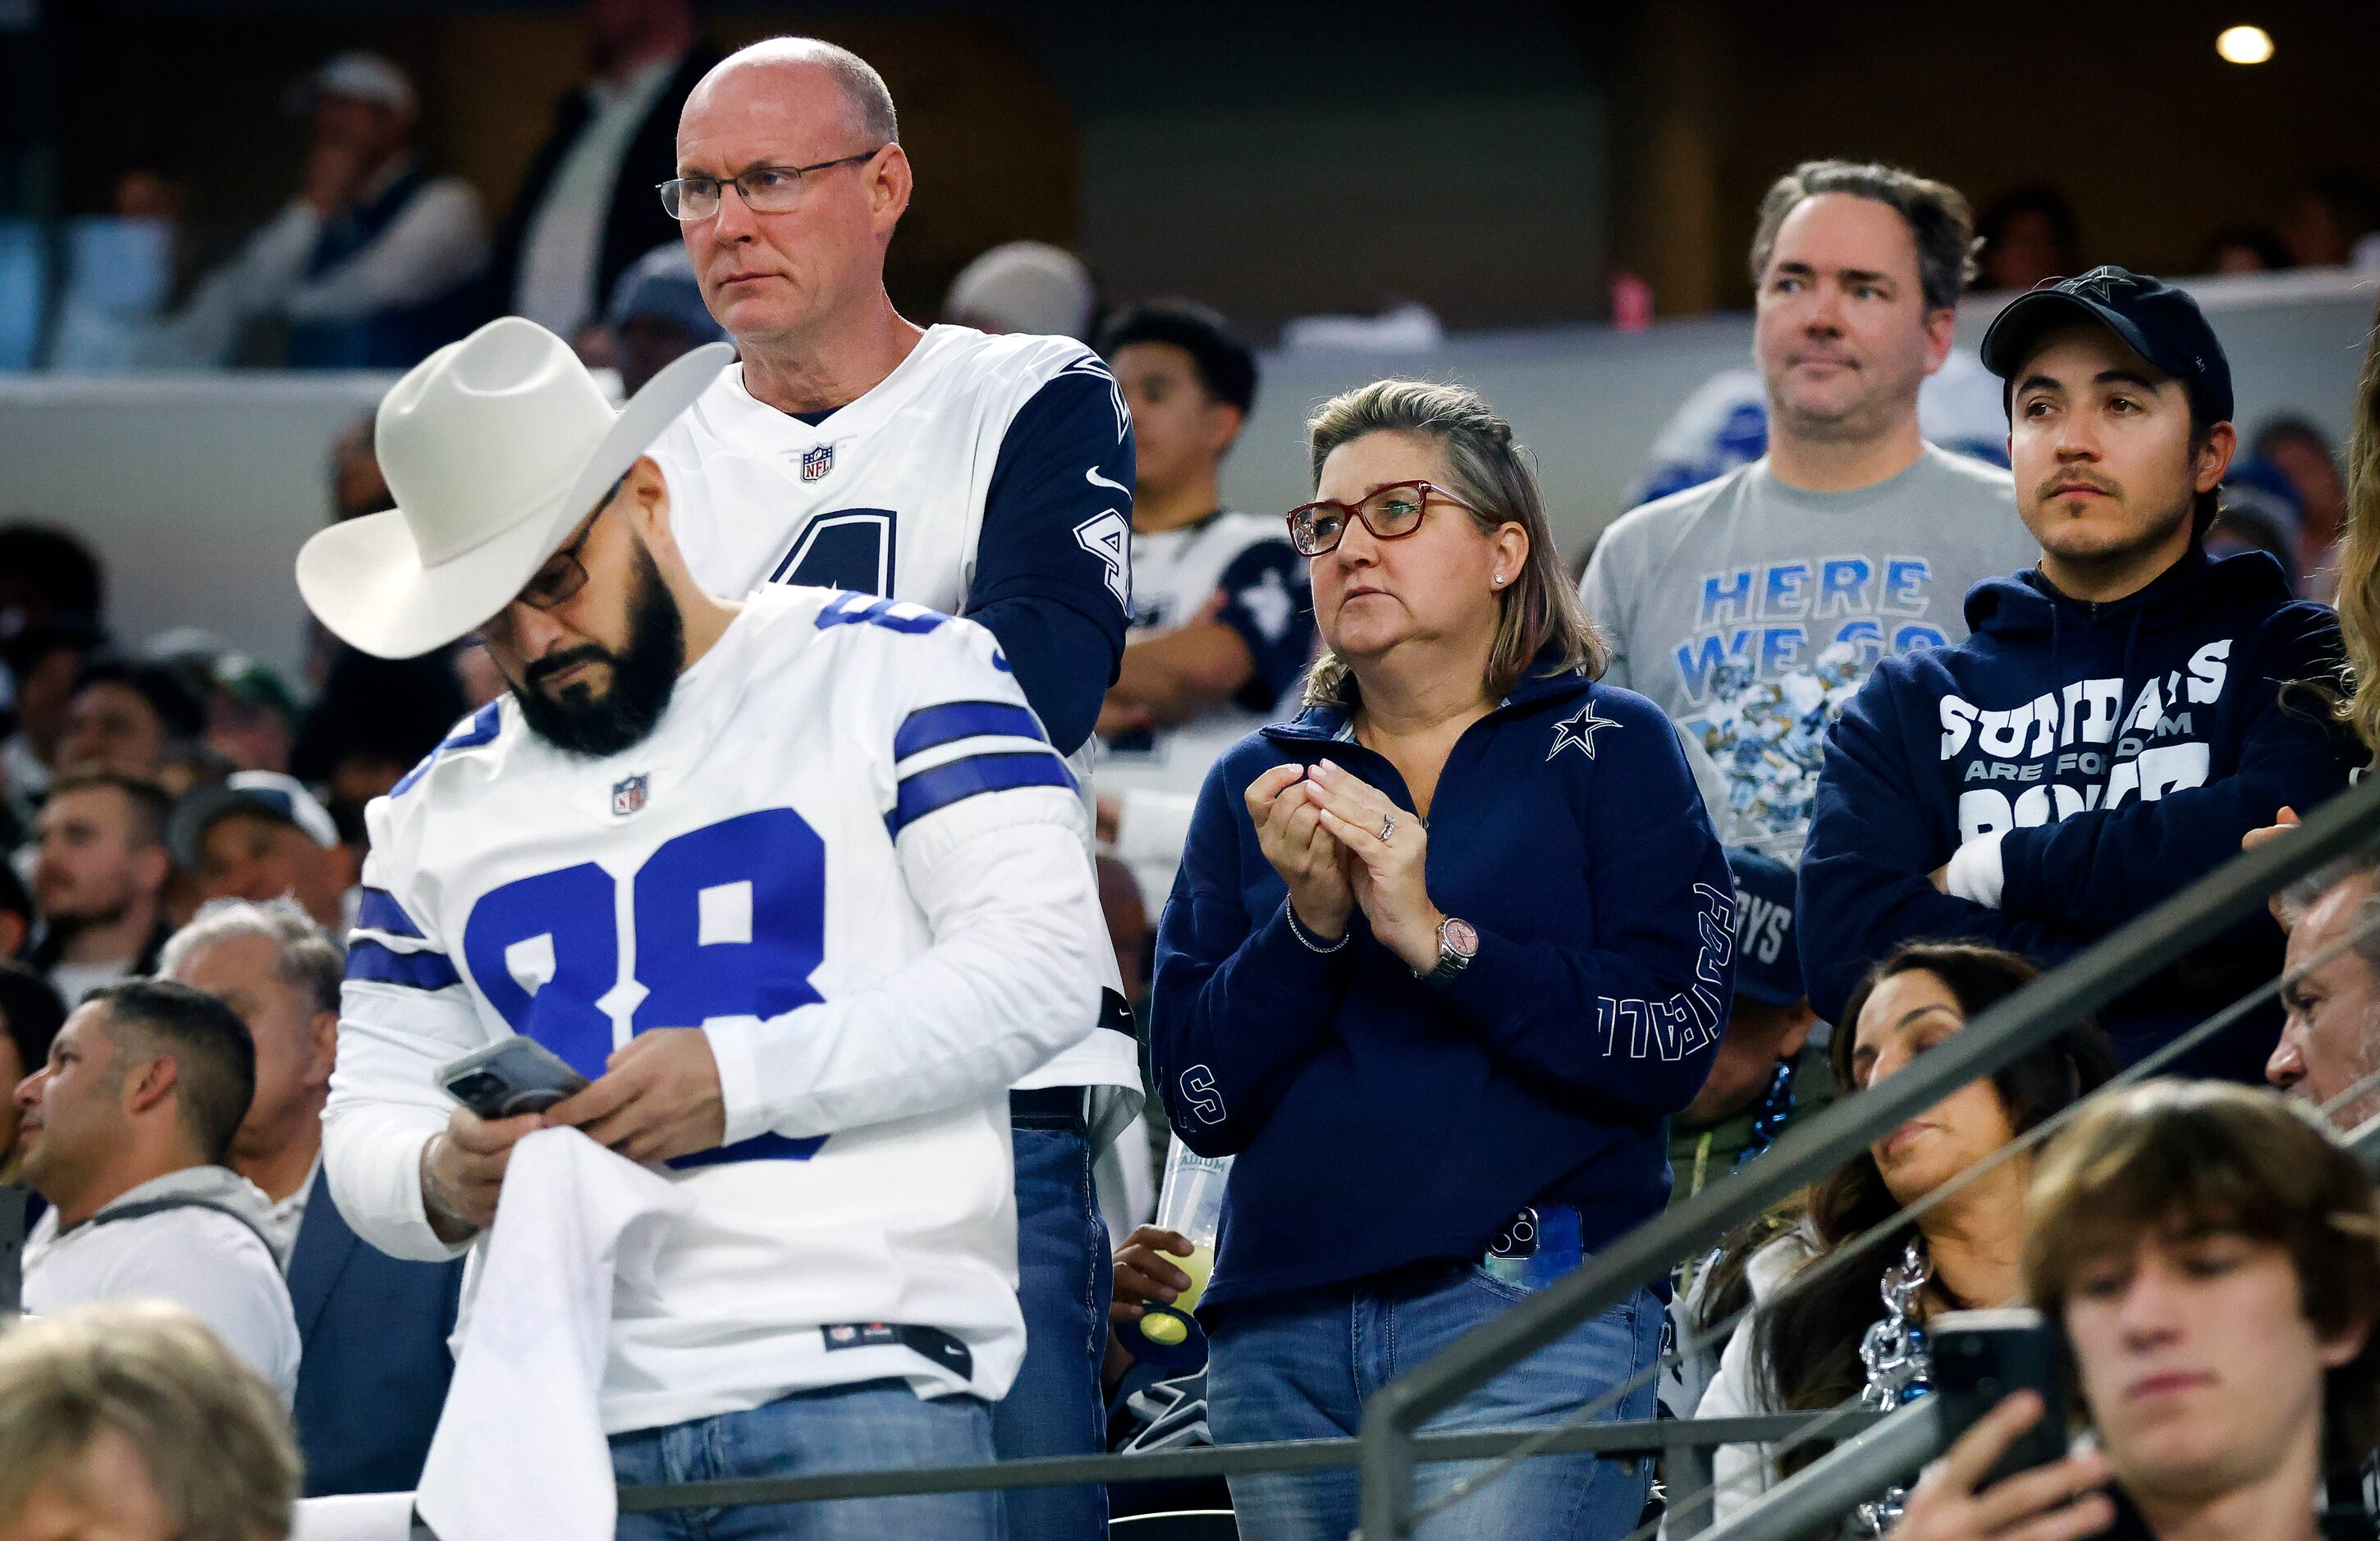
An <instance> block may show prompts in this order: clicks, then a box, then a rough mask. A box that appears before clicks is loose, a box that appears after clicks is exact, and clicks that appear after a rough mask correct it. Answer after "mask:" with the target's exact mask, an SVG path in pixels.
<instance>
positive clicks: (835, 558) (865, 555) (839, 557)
mask: <svg viewBox="0 0 2380 1541" xmlns="http://www.w3.org/2000/svg"><path fill="white" fill-rule="evenodd" d="M899 517H900V516H898V515H896V514H894V513H893V512H892V510H891V509H889V508H841V509H837V510H836V511H835V512H833V513H832V514H821V515H820V516H818V517H816V518H814V519H812V520H811V521H810V522H809V523H808V524H807V526H805V527H803V529H802V533H801V535H800V536H799V537H798V538H796V539H795V541H794V549H793V550H791V551H789V552H786V553H785V559H784V560H783V562H780V563H778V564H777V567H776V571H774V572H772V573H771V574H770V575H769V581H770V582H771V583H800V584H807V585H808V586H809V587H811V588H847V589H849V590H851V591H852V592H853V593H855V594H890V593H892V531H893V526H894V525H895V524H896V523H897V522H898V521H899Z"/></svg>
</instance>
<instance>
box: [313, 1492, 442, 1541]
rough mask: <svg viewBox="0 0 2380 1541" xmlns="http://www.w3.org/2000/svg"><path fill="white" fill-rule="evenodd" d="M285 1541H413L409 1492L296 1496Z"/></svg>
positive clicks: (411, 1496)
mask: <svg viewBox="0 0 2380 1541" xmlns="http://www.w3.org/2000/svg"><path fill="white" fill-rule="evenodd" d="M289 1541H413V1495H412V1494H410V1493H346V1494H342V1495H340V1496H339V1497H337V1498H330V1499H298V1500H297V1520H296V1523H295V1524H293V1525H292V1526H291V1528H290V1531H289Z"/></svg>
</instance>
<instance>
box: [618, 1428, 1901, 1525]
mask: <svg viewBox="0 0 2380 1541" xmlns="http://www.w3.org/2000/svg"><path fill="white" fill-rule="evenodd" d="M1886 1416H1888V1414H1882V1413H1854V1414H1841V1413H1825V1412H1819V1413H1778V1414H1762V1415H1758V1416H1754V1417H1746V1418H1636V1419H1631V1420H1628V1421H1625V1422H1618V1421H1615V1422H1612V1423H1604V1424H1582V1425H1580V1426H1578V1427H1576V1428H1573V1429H1564V1430H1563V1431H1562V1432H1561V1434H1560V1437H1559V1438H1555V1439H1553V1440H1551V1441H1548V1444H1547V1447H1546V1453H1547V1454H1548V1455H1551V1454H1556V1453H1560V1454H1572V1453H1576V1452H1582V1451H1593V1452H1595V1453H1597V1454H1602V1455H1643V1454H1649V1453H1651V1452H1653V1451H1657V1450H1670V1449H1673V1448H1675V1447H1677V1446H1680V1445H1695V1446H1709V1445H1740V1444H1773V1443H1779V1442H1782V1441H1785V1440H1789V1439H1791V1438H1793V1437H1794V1436H1795V1435H1796V1434H1799V1433H1800V1432H1801V1431H1802V1430H1803V1428H1805V1427H1807V1426H1810V1425H1811V1424H1814V1423H1817V1422H1821V1421H1828V1420H1831V1421H1832V1422H1833V1423H1835V1424H1836V1425H1837V1426H1840V1427H1842V1428H1844V1429H1846V1430H1849V1431H1854V1432H1857V1431H1864V1430H1865V1429H1867V1428H1868V1427H1870V1426H1874V1425H1875V1424H1876V1423H1878V1422H1881V1421H1882V1420H1883V1419H1884V1418H1885V1417H1886ZM1539 1432H1540V1431H1538V1430H1536V1429H1529V1428H1514V1429H1492V1430H1480V1431H1477V1432H1472V1433H1463V1434H1425V1435H1423V1436H1421V1438H1419V1439H1417V1440H1416V1441H1415V1450H1416V1451H1417V1457H1416V1458H1417V1459H1418V1460H1421V1461H1424V1462H1439V1461H1492V1460H1494V1459H1495V1458H1497V1457H1498V1456H1500V1455H1503V1454H1505V1453H1507V1452H1508V1451H1510V1450H1512V1448H1513V1447H1514V1446H1516V1445H1519V1444H1521V1443H1523V1442H1524V1441H1526V1440H1530V1439H1534V1438H1537V1437H1538V1435H1539ZM1360 1449H1361V1447H1360V1445H1359V1443H1358V1441H1356V1440H1354V1439H1282V1440H1276V1441H1273V1442H1271V1443H1269V1444H1260V1445H1222V1446H1202V1447H1199V1448H1197V1449H1195V1450H1151V1451H1148V1452H1147V1453H1146V1454H1142V1455H1069V1456H1043V1457H1036V1458H1034V1459H1030V1460H1019V1461H995V1462H988V1463H985V1464H981V1465H975V1466H931V1467H899V1468H894V1469H892V1470H889V1471H875V1472H828V1473H823V1474H819V1475H816V1476H794V1477H747V1478H740V1479H732V1480H726V1481H719V1482H675V1483H648V1484H643V1485H639V1486H623V1487H622V1488H621V1489H620V1511H621V1512H622V1513H624V1514H635V1513H645V1512H649V1511H653V1510H662V1509H710V1508H721V1509H725V1508H734V1507H736V1506H738V1505H745V1504H764V1503H823V1502H825V1501H827V1500H829V1499H880V1498H892V1497H896V1496H905V1495H907V1494H912V1493H968V1492H976V1491H978V1490H981V1489H985V1488H1002V1487H1071V1486H1075V1485H1076V1484H1078V1483H1090V1482H1099V1483H1107V1482H1169V1481H1177V1480H1180V1479H1183V1478H1189V1477H1218V1476H1242V1475H1246V1474H1252V1473H1256V1472H1300V1471H1313V1470H1317V1469H1320V1468H1325V1467H1331V1466H1353V1465H1354V1464H1355V1462H1356V1461H1357V1459H1358V1458H1359V1453H1360Z"/></svg>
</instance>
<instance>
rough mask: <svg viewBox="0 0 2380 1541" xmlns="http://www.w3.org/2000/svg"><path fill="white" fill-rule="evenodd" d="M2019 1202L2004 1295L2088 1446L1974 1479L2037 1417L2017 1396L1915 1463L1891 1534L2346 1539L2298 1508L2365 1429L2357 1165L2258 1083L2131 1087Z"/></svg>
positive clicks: (2379, 1239)
mask: <svg viewBox="0 0 2380 1541" xmlns="http://www.w3.org/2000/svg"><path fill="white" fill-rule="evenodd" d="M2032 1215H2033V1226H2032V1231H2031V1233H2030V1234H2028V1235H2027V1237H2026V1238H2025V1247H2024V1260H2023V1273H2024V1283H2025V1292H2026V1294H2027V1295H2028V1296H2029V1297H2030V1298H2031V1299H2032V1300H2033V1302H2034V1304H2036V1305H2038V1306H2039V1307H2040V1308H2041V1310H2042V1311H2043V1312H2044V1314H2046V1316H2048V1317H2050V1318H2051V1319H2052V1320H2053V1321H2055V1322H2056V1323H2057V1324H2058V1326H2059V1328H2060V1329H2062V1330H2063V1332H2064V1334H2065V1340H2066V1346H2067V1351H2068V1354H2069V1357H2070V1360H2071V1362H2072V1365H2073V1380H2074V1383H2075V1385H2076V1387H2077V1389H2079V1390H2080V1392H2081V1395H2082V1401H2083V1408H2084V1411H2085V1412H2086V1413H2087V1414H2088V1415H2089V1418H2090V1421H2091V1424H2092V1426H2093V1427H2094V1428H2095V1430H2096V1432H2097V1435H2098V1445H2099V1448H2098V1449H2096V1450H2089V1451H2085V1452H2083V1453H2078V1454H2072V1455H2068V1456H2066V1457H2065V1458H2064V1459H2062V1460H2059V1461H2057V1462H2053V1463H2051V1464H2048V1465H2045V1466H2038V1467H2035V1468H2034V1469H2033V1470H2030V1471H2026V1472H2022V1473H2020V1474H2016V1475H2014V1476H2011V1477H2010V1478H2008V1479H2007V1480H2006V1481H2003V1482H1997V1483H1987V1482H1985V1473H1987V1472H1989V1471H1990V1470H1991V1469H1992V1467H1993V1466H1994V1465H1995V1464H1996V1463H1997V1462H1998V1461H1999V1459H2000V1457H2001V1456H2002V1455H2003V1454H2004V1453H2005V1452H2006V1451H2007V1450H2009V1449H2010V1447H2011V1446H2013V1445H2014V1444H2015V1443H2016V1442H2017V1440H2018V1438H2020V1437H2021V1436H2022V1434H2023V1433H2024V1431H2025V1430H2026V1429H2028V1428H2030V1427H2031V1426H2033V1425H2034V1423H2035V1422H2036V1421H2037V1420H2038V1419H2039V1418H2040V1417H2041V1415H2042V1399H2041V1397H2040V1396H2039V1394H2038V1393H2036V1392H2034V1391H2029V1390H2028V1391H2019V1392H2017V1393H2016V1394H2014V1395H2012V1396H2010V1397H2009V1398H2008V1399H2007V1400H2006V1401H2002V1402H2001V1403H2000V1404H1999V1405H1998V1407H1996V1408H1994V1409H1993V1410H1992V1411H1991V1412H1990V1413H1989V1414H1986V1415H1985V1417H1984V1418H1983V1419H1981V1420H1980V1421H1979V1422H1977V1423H1976V1424H1975V1425H1974V1426H1973V1427H1972V1428H1970V1429H1969V1430H1968V1431H1967V1432H1966V1433H1965V1434H1964V1435H1962V1436H1961V1438H1959V1440H1958V1442H1957V1443H1955V1444H1953V1445H1952V1446H1951V1447H1950V1450H1949V1453H1948V1454H1947V1455H1945V1456H1944V1457H1943V1458H1942V1460H1941V1461H1940V1462H1937V1463H1936V1464H1935V1465H1934V1466H1933V1467H1931V1468H1929V1469H1928V1471H1927V1473H1926V1474H1925V1478H1924V1480H1923V1481H1921V1482H1919V1484H1918V1485H1917V1486H1916V1488H1915V1489H1914V1490H1913V1492H1912V1493H1911V1494H1910V1497H1909V1502H1908V1507H1907V1509H1906V1510H1905V1511H1904V1512H1903V1514H1902V1517H1901V1521H1900V1524H1899V1525H1898V1526H1896V1527H1895V1528H1894V1529H1893V1530H1892V1531H1891V1533H1890V1535H1891V1536H1892V1538H1893V1541H2069V1538H2071V1537H2079V1536H2089V1535H2107V1536H2117V1537H2140V1538H2143V1541H2147V1538H2151V1537H2154V1538H2155V1541H2195V1538H2198V1537H2209V1538H2212V1537H2218V1536H2219V1537H2223V1538H2225V1541H2314V1538H2316V1537H2319V1536H2323V1535H2325V1534H2339V1535H2344V1534H2350V1529H2349V1526H2350V1525H2351V1523H2353V1522H2352V1521H2351V1520H2350V1519H2348V1518H2347V1517H2345V1516H2341V1517H2339V1518H2338V1519H2336V1520H2331V1521H2328V1522H2326V1521H2325V1519H2324V1517H2323V1516H2322V1515H2321V1514H2320V1513H2319V1510H2320V1507H2321V1505H2322V1502H2323V1498H2324V1490H2325V1478H2329V1479H2332V1480H2333V1481H2334V1482H2337V1481H2339V1480H2340V1479H2344V1480H2345V1481H2346V1483H2347V1484H2348V1485H2349V1486H2354V1482H2353V1474H2354V1473H2355V1472H2356V1471H2357V1470H2358V1469H2359V1468H2360V1466H2361V1465H2362V1462H2363V1461H2364V1460H2365V1458H2366V1457H2368V1455H2369V1454H2370V1452H2371V1449H2372V1445H2373V1441H2374V1436H2375V1433H2380V1344H2375V1343H2374V1341H2373V1338H2372V1326H2373V1320H2374V1313H2375V1311H2380V1225H2376V1224H2375V1216H2374V1201H2373V1187H2372V1181H2371V1178H2370V1177H2369V1176H2368V1175H2367V1174H2366V1173H2365V1171H2363V1168H2362V1165H2361V1164H2360V1163H2358V1162H2357V1161H2356V1159H2354V1158H2353V1157H2352V1156H2350V1155H2349V1154H2348V1153H2347V1152H2346V1151H2345V1150H2344V1149H2343V1148H2341V1147H2339V1146H2338V1144H2337V1143H2336V1142H2334V1141H2333V1140H2331V1139H2330V1138H2329V1137H2327V1136H2326V1135H2325V1133H2324V1131H2323V1130H2322V1129H2321V1128H2320V1127H2319V1126H2318V1125H2317V1124H2316V1123H2315V1122H2314V1121H2313V1119H2312V1118H2311V1117H2308V1116H2305V1115H2303V1114H2301V1112H2299V1111H2298V1110H2293V1109H2292V1108H2290V1107H2289V1106H2288V1105H2286V1104H2284V1103H2283V1102H2282V1101H2281V1100H2280V1099H2279V1098H2275V1097H2273V1096H2271V1095H2270V1094H2269V1093H2263V1092H2255V1091H2251V1090H2249V1089H2247V1088H2246V1087H2243V1086H2228V1085H2223V1084H2219V1083H2188V1082H2178V1081H2159V1082H2151V1083H2149V1084H2148V1085H2146V1086H2138V1087H2135V1088H2133V1089H2131V1090H2130V1091H2126V1092H2123V1093H2121V1094H2119V1095H2115V1096H2110V1097H2107V1098H2102V1099H2100V1100H2099V1101H2097V1102H2096V1103H2094V1104H2093V1105H2092V1106H2091V1107H2090V1108H2089V1109H2088V1110H2085V1111H2084V1112H2083V1115H2082V1116H2081V1117H2080V1118H2079V1119H2078V1120H2077V1121H2076V1122H2075V1124H2074V1126H2073V1127H2072V1128H2071V1129H2070V1130H2068V1131H2067V1132H2066V1133H2065V1134H2064V1135H2060V1136H2059V1138H2058V1141H2057V1143H2056V1144H2054V1145H2053V1146H2052V1147H2050V1149H2049V1151H2048V1153H2047V1154H2046V1156H2045V1157H2044V1158H2043V1159H2042V1163H2041V1167H2040V1170H2039V1171H2038V1172H2037V1174H2036V1175H2035V1177H2034V1186H2033V1198H2032ZM2333 1526H2336V1527H2337V1529H2336V1530H2333V1529H2332V1527H2333ZM2361 1534H2362V1535H2364V1536H2369V1535H2371V1522H2370V1519H2369V1518H2368V1517H2362V1532H2361Z"/></svg>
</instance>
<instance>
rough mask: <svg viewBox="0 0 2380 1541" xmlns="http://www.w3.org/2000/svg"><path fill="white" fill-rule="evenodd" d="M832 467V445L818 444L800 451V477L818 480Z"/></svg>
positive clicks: (806, 479) (823, 477) (807, 479)
mask: <svg viewBox="0 0 2380 1541" xmlns="http://www.w3.org/2000/svg"><path fill="white" fill-rule="evenodd" d="M832 469H834V446H833V445H832V444H819V445H815V446H813V447H812V448H809V449H806V450H804V451H802V479H803V480H804V481H820V480H823V479H825V477H826V473H827V472H829V471H831V470H832Z"/></svg>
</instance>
